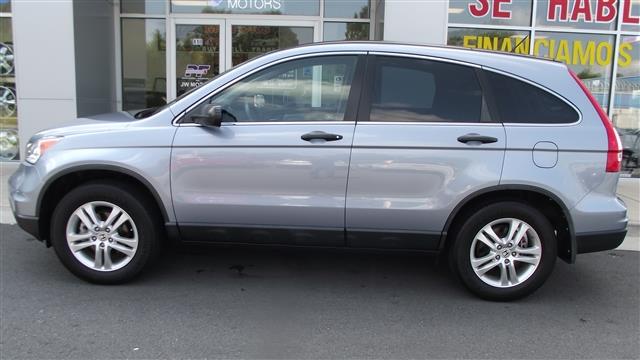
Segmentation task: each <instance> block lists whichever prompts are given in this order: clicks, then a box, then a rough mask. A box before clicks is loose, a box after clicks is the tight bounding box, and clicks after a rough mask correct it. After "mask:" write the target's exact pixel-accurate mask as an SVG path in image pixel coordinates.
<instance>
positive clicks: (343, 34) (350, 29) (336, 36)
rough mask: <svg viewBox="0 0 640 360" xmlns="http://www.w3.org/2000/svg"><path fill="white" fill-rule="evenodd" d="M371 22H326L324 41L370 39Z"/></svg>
mask: <svg viewBox="0 0 640 360" xmlns="http://www.w3.org/2000/svg"><path fill="white" fill-rule="evenodd" d="M368 39H369V23H360V22H357V23H346V22H325V23H324V41H340V40H368Z"/></svg>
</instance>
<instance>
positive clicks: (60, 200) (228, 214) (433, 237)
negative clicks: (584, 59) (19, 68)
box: [10, 43, 627, 300]
mask: <svg viewBox="0 0 640 360" xmlns="http://www.w3.org/2000/svg"><path fill="white" fill-rule="evenodd" d="M620 162H621V145H620V140H619V138H618V135H617V133H616V131H615V130H614V128H613V127H612V125H611V123H610V121H609V120H608V119H607V117H606V115H605V113H604V112H603V111H602V109H601V108H600V106H599V105H598V104H597V102H596V101H595V100H594V98H593V97H592V96H591V94H590V93H589V91H588V90H587V89H586V88H585V87H584V85H583V84H582V82H581V81H580V80H579V79H578V78H577V77H576V75H575V74H573V73H571V71H570V70H569V69H567V67H566V66H565V65H562V64H559V63H556V62H552V61H546V60H540V59H535V58H530V57H522V56H514V55H509V54H499V53H488V52H482V51H475V50H466V49H454V48H446V47H424V46H412V45H400V44H387V43H332V44H315V45H310V46H304V47H298V48H294V49H289V50H285V51H280V52H275V53H270V54H267V55H265V56H262V57H260V58H257V59H254V60H252V61H249V62H247V63H245V64H243V65H241V66H238V67H235V68H233V69H231V70H230V71H228V72H226V73H224V74H221V75H220V76H218V77H216V78H215V79H213V80H211V81H210V82H208V83H206V84H205V85H203V86H201V87H199V88H197V89H195V90H193V91H191V92H189V93H187V94H185V95H183V96H181V97H180V98H178V99H176V100H175V101H173V102H171V103H170V104H168V105H166V106H163V107H161V108H157V109H148V110H143V111H140V112H137V113H134V114H130V113H127V112H120V113H115V114H110V115H101V116H95V117H90V118H86V119H80V120H77V121H75V122H74V125H72V126H68V127H62V128H57V129H53V130H48V131H44V132H41V133H39V134H37V135H35V136H34V137H33V138H32V139H31V141H30V142H29V144H28V146H27V153H26V157H25V161H24V162H23V163H22V165H21V166H20V168H19V170H18V171H17V172H16V173H15V174H14V175H13V176H12V177H11V179H10V192H11V195H10V196H11V206H12V209H13V211H14V213H15V216H16V219H17V221H18V223H19V225H20V226H21V227H22V228H23V229H25V230H26V231H27V232H29V233H31V234H32V235H33V236H35V237H36V238H38V239H40V240H43V241H45V243H46V244H47V245H52V246H53V248H54V249H55V251H56V253H57V255H58V256H59V257H60V260H61V261H62V262H63V264H64V265H65V266H66V267H67V268H68V269H69V270H70V271H71V272H73V273H74V274H75V275H77V276H79V277H81V278H83V279H86V280H88V281H91V282H95V283H119V282H123V281H127V280H129V279H131V278H133V277H134V276H135V275H137V274H138V273H140V271H141V270H143V269H144V268H145V267H147V266H148V265H149V263H150V262H151V260H152V259H153V258H154V256H155V255H156V254H157V253H158V250H159V248H160V246H161V245H162V243H163V242H164V241H165V240H178V241H181V242H185V243H186V242H216V243H237V244H248V243H250V244H278V245H297V246H325V247H349V248H374V249H404V250H417V251H425V252H440V253H443V254H446V255H447V256H448V258H449V260H450V263H451V266H452V268H453V269H454V272H455V273H456V274H457V275H458V276H459V278H460V279H461V281H462V282H463V283H464V284H465V285H466V286H467V287H468V288H469V289H470V290H471V291H473V292H474V293H476V294H477V295H479V296H481V297H483V298H487V299H497V300H508V299H515V298H519V297H522V296H525V295H527V294H529V293H531V292H533V291H534V290H535V289H536V288H538V287H539V286H540V285H541V284H542V283H543V282H544V281H545V279H546V278H547V277H548V276H549V274H550V273H551V271H552V269H553V267H554V264H555V261H556V257H560V258H561V259H563V260H565V261H567V262H569V263H572V262H574V261H575V257H576V254H579V253H586V252H593V251H602V250H607V249H612V248H615V247H617V246H618V245H619V244H620V243H621V242H622V240H623V239H624V237H625V234H626V227H627V215H626V208H625V206H624V204H623V203H622V202H621V201H620V200H619V199H618V198H616V195H615V190H616V185H617V183H618V172H619V171H620Z"/></svg>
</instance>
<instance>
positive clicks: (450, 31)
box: [0, 0, 640, 174]
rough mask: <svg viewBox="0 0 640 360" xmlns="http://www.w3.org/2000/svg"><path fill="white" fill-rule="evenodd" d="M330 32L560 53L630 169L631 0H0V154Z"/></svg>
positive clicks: (638, 94)
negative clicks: (616, 138)
mask: <svg viewBox="0 0 640 360" xmlns="http://www.w3.org/2000/svg"><path fill="white" fill-rule="evenodd" d="M334 40H386V41H401V42H411V43H421V44H433V45H455V46H463V47H469V48H479V49H490V50H497V51H504V52H513V53H517V54H528V55H534V56H539V57H544V58H550V59H555V60H556V61H560V62H563V63H566V64H567V65H568V66H569V67H570V68H571V69H572V70H573V71H574V72H575V73H576V74H578V76H579V77H580V78H581V79H583V81H584V82H585V84H586V85H587V87H588V88H589V89H590V90H591V92H592V93H593V94H594V95H595V96H596V98H597V100H598V101H599V102H600V104H601V105H602V107H603V108H604V109H605V111H607V113H608V114H609V117H610V118H611V119H612V121H613V123H614V125H615V126H616V127H617V128H618V129H619V132H620V134H621V138H622V140H623V146H624V147H625V149H627V153H626V158H625V160H626V165H625V167H626V170H627V172H633V169H634V168H635V169H637V167H638V156H640V154H638V153H639V152H640V130H639V127H640V0H386V1H385V0H120V1H118V0H55V1H53V0H13V1H11V0H0V124H1V129H0V158H1V159H2V160H3V161H15V160H19V159H20V153H21V152H23V151H24V146H25V144H26V142H27V141H28V139H29V137H30V136H31V135H33V134H34V133H36V132H37V131H39V130H42V129H45V128H49V127H55V126H58V125H60V124H65V123H69V122H70V121H73V119H75V118H77V117H82V116H89V115H94V114H98V113H104V112H111V111H118V110H133V109H141V108H147V107H153V106H159V105H162V104H164V103H165V102H167V101H171V100H172V99H174V98H176V97H177V96H179V95H180V94H181V93H183V92H185V91H187V90H189V89H191V88H194V87H197V86H199V85H200V84H201V83H202V82H204V81H207V80H208V79H210V78H212V77H213V76H215V75H217V74H219V73H220V72H223V71H225V70H227V69H229V68H231V67H233V66H235V65H237V64H239V63H242V62H243V61H246V60H248V59H251V58H253V57H255V56H258V55H260V54H262V53H265V52H268V51H272V50H276V49H281V48H287V47H291V46H296V45H300V44H307V43H311V42H319V41H334ZM634 173H635V174H637V173H638V171H637V170H636V171H635V172H634Z"/></svg>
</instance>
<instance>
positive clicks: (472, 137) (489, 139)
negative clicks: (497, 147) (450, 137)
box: [458, 133, 498, 144]
mask: <svg viewBox="0 0 640 360" xmlns="http://www.w3.org/2000/svg"><path fill="white" fill-rule="evenodd" d="M458 141H459V142H461V143H464V144H466V143H469V142H479V143H483V144H491V143H494V142H498V139H497V138H494V137H493V136H485V135H480V134H476V133H471V134H466V135H462V136H460V137H459V138H458Z"/></svg>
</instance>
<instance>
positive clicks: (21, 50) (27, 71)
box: [11, 0, 99, 155]
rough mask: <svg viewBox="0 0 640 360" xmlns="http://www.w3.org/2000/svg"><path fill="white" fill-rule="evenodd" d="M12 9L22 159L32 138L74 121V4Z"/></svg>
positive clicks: (23, 0)
mask: <svg viewBox="0 0 640 360" xmlns="http://www.w3.org/2000/svg"><path fill="white" fill-rule="evenodd" d="M11 7H12V12H13V43H14V54H15V59H16V91H17V96H18V132H19V136H20V150H21V151H20V154H21V155H23V154H24V149H25V146H26V144H27V141H28V140H29V138H30V137H31V135H33V134H35V133H36V132H38V131H40V130H43V129H46V128H50V127H55V126H57V125H60V124H61V123H65V122H69V121H71V120H73V119H75V118H76V73H75V53H74V35H73V3H72V1H71V0H56V1H51V0H14V1H12V3H11ZM97 71H99V70H97Z"/></svg>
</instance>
